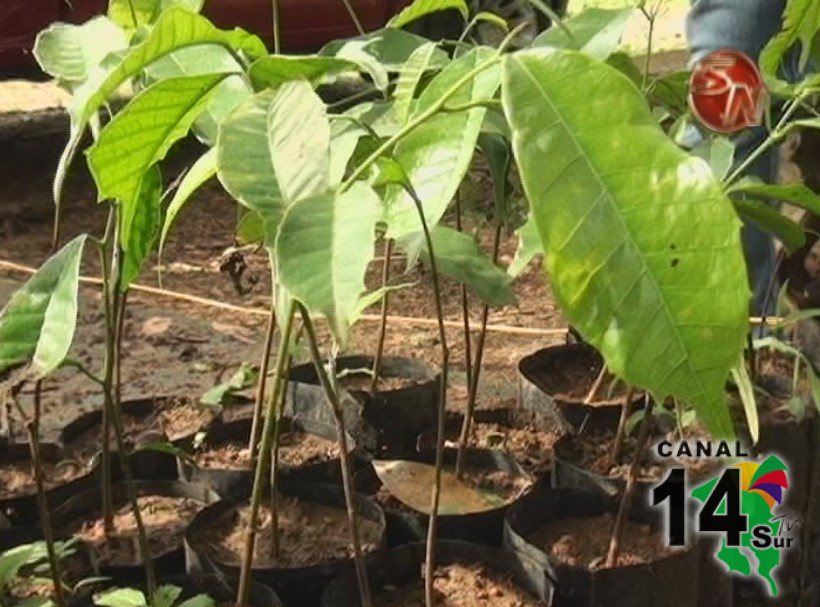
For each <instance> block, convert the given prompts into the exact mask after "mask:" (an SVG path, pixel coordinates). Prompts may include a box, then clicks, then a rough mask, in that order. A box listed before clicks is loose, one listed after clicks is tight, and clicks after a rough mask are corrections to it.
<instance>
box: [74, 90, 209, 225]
mask: <svg viewBox="0 0 820 607" xmlns="http://www.w3.org/2000/svg"><path fill="white" fill-rule="evenodd" d="M223 78H224V74H211V75H205V76H195V77H191V78H171V79H168V80H161V81H160V82H158V83H157V84H155V85H153V86H151V87H149V88H147V89H146V90H145V91H143V92H142V93H141V94H140V95H138V96H137V97H135V98H134V100H133V101H131V103H129V104H128V105H127V106H126V107H125V108H123V109H122V110H121V111H120V112H119V113H118V114H117V115H116V116H115V117H114V119H113V120H112V121H111V122H109V123H108V124H107V125H106V127H105V128H104V129H103V130H102V132H101V133H100V136H99V138H98V139H97V141H96V143H95V144H94V145H93V146H92V147H91V149H90V150H89V151H88V164H89V167H90V169H91V174H92V175H93V176H94V181H95V182H96V183H97V189H98V191H99V198H100V200H104V199H109V198H110V199H114V200H119V201H120V202H122V204H123V214H127V213H128V212H129V210H128V207H129V206H131V205H133V204H135V201H136V199H137V195H138V192H139V187H140V183H141V182H142V179H143V175H145V173H146V171H147V170H148V169H149V168H150V167H151V166H153V165H154V164H156V163H157V162H159V161H160V160H162V159H163V158H165V155H166V154H167V153H168V150H169V149H170V148H171V146H172V145H173V144H174V143H176V142H177V141H179V140H180V139H182V138H183V137H184V136H185V135H186V134H187V133H188V130H189V129H190V128H191V125H192V124H193V122H194V120H196V118H197V116H199V114H200V112H202V110H203V109H204V107H205V105H206V104H207V102H208V98H209V95H210V94H211V93H213V91H214V89H215V87H216V86H217V84H219V82H221V81H222V79H223ZM128 227H129V225H128V222H124V223H123V229H124V230H125V233H123V234H122V237H123V238H124V240H125V241H127V240H128V238H129V235H128V232H127V230H128Z"/></svg>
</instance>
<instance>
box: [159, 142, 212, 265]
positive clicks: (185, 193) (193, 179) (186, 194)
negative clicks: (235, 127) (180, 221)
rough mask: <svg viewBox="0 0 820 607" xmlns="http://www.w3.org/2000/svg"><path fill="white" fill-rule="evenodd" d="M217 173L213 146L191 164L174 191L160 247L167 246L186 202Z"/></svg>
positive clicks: (163, 227)
mask: <svg viewBox="0 0 820 607" xmlns="http://www.w3.org/2000/svg"><path fill="white" fill-rule="evenodd" d="M214 175H216V148H211V149H210V150H208V151H207V152H205V153H204V154H203V155H202V156H200V157H199V158H197V160H196V162H194V164H193V165H191V168H190V169H189V170H188V172H187V173H185V177H183V178H182V181H180V182H179V186H178V187H177V189H176V192H174V197H173V198H172V199H171V203H170V204H169V205H168V210H167V211H166V212H165V220H164V223H163V224H162V235H161V237H160V244H159V249H160V252H162V249H163V248H164V246H165V240H166V239H167V238H168V232H170V230H171V226H172V225H173V224H174V220H175V219H176V218H177V215H178V214H179V212H180V211H181V210H182V207H183V206H185V203H186V202H188V200H189V199H190V198H191V196H192V195H193V193H194V192H196V191H197V190H198V189H199V188H200V187H201V186H202V184H204V183H205V182H206V181H208V180H209V179H211V178H212V177H213V176H214Z"/></svg>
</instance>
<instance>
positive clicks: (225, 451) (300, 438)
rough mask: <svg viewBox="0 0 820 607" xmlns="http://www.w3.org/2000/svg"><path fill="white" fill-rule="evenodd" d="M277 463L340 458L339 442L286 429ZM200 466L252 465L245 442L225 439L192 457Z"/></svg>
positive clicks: (296, 465) (298, 464) (296, 464)
mask: <svg viewBox="0 0 820 607" xmlns="http://www.w3.org/2000/svg"><path fill="white" fill-rule="evenodd" d="M280 441H281V444H280V448H279V463H280V465H282V466H285V467H289V468H299V467H301V466H309V465H311V464H318V463H320V462H328V461H331V460H333V459H336V458H338V457H339V447H338V445H337V444H336V443H335V442H333V441H330V440H327V439H326V438H322V437H320V436H316V435H315V434H308V433H306V432H288V433H286V434H282V436H281V437H280ZM194 459H195V460H196V463H197V465H198V466H200V467H201V468H210V469H217V470H247V469H248V468H250V467H251V458H250V452H249V450H248V445H247V442H240V441H225V442H224V443H219V444H216V445H213V446H212V447H211V448H209V449H207V450H206V451H201V452H199V453H197V454H196V455H195V456H194Z"/></svg>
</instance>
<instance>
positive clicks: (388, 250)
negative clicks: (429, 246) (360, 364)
mask: <svg viewBox="0 0 820 607" xmlns="http://www.w3.org/2000/svg"><path fill="white" fill-rule="evenodd" d="M392 257H393V240H392V239H389V240H387V241H385V243H384V265H383V266H382V289H384V294H383V295H382V308H381V321H380V323H379V342H378V344H377V345H376V356H375V357H374V358H373V379H372V380H371V382H370V392H372V393H374V394H375V393H376V391H377V389H378V386H379V375H381V371H382V358H383V357H384V339H385V337H386V336H387V308H388V306H389V305H390V301H389V299H390V294H389V293H388V291H387V283H388V282H390V262H391V261H392Z"/></svg>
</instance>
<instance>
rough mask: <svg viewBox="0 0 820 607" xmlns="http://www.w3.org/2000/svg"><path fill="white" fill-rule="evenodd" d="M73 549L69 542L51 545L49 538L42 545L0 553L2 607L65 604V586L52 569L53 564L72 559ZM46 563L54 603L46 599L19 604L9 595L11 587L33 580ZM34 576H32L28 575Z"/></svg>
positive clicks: (22, 547) (56, 572)
mask: <svg viewBox="0 0 820 607" xmlns="http://www.w3.org/2000/svg"><path fill="white" fill-rule="evenodd" d="M73 553H74V549H73V547H72V545H71V542H54V541H53V540H51V539H48V540H46V541H44V542H34V543H33V544H24V545H22V546H17V547H15V548H11V549H9V550H6V551H5V552H3V553H0V605H2V606H3V607H6V606H11V605H19V606H21V607H50V606H51V605H57V606H58V607H60V606H63V605H65V604H66V603H65V594H66V587H65V581H64V580H63V579H62V578H61V576H60V573H59V571H60V570H59V568H58V569H56V570H55V568H54V563H58V564H59V562H60V561H61V560H62V559H64V558H66V557H69V556H71V555H72V554H73ZM44 563H45V567H46V568H47V569H48V571H49V574H50V576H51V578H52V583H53V584H54V586H53V591H52V597H53V601H52V599H51V598H49V597H29V598H27V599H24V600H22V601H18V600H16V599H15V597H14V596H12V594H13V592H12V590H13V587H14V586H15V585H17V584H20V583H23V584H25V583H26V582H27V581H33V579H34V580H36V579H39V578H37V577H36V576H37V574H38V573H39V572H40V570H41V568H42V567H41V566H42V565H43V564H44ZM30 573H31V574H33V575H31V574H30Z"/></svg>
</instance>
